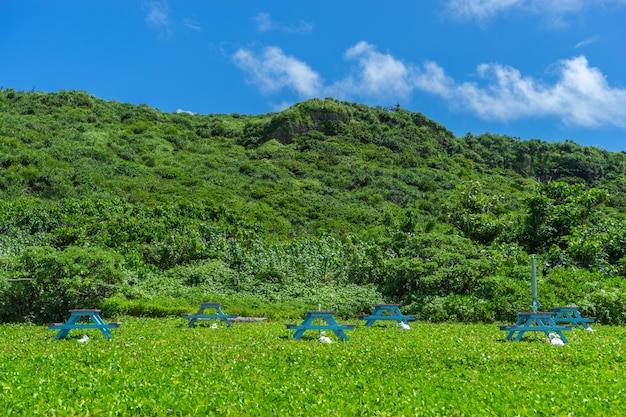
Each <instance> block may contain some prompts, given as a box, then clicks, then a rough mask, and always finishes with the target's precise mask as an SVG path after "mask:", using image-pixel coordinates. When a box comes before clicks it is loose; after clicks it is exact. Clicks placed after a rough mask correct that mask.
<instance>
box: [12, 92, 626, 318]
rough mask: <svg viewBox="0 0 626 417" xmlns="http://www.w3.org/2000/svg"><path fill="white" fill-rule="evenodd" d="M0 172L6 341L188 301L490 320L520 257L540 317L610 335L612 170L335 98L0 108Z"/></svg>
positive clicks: (592, 152)
mask: <svg viewBox="0 0 626 417" xmlns="http://www.w3.org/2000/svg"><path fill="white" fill-rule="evenodd" d="M0 166H1V169H0V232H1V234H0V265H1V266H2V269H1V272H0V299H1V301H2V307H1V308H0V318H1V319H2V320H4V321H13V320H20V321H21V320H34V321H43V320H58V319H61V318H63V317H65V316H66V314H67V313H66V312H67V309H68V308H72V307H82V308H87V307H89V308H95V307H100V308H103V309H105V312H106V313H108V314H136V315H155V316H158V315H168V314H177V313H179V312H181V311H187V310H188V308H189V306H191V305H194V306H195V305H197V304H198V303H199V302H200V301H206V300H216V301H221V302H223V303H224V304H225V305H227V306H228V307H229V309H230V310H231V311H229V312H235V313H239V314H263V315H266V316H270V317H282V316H299V315H300V314H301V313H302V312H303V310H304V309H309V308H317V306H318V304H321V305H322V306H323V307H324V308H325V309H334V310H336V311H337V312H338V313H339V314H341V315H343V316H346V317H348V316H353V315H355V314H358V313H361V312H364V311H369V310H370V306H371V304H373V303H377V302H382V301H385V302H394V303H401V304H402V305H403V312H405V313H413V314H416V315H417V316H418V318H419V319H423V320H431V321H468V322H478V321H482V322H493V321H508V320H511V319H512V318H513V316H514V315H515V313H516V312H518V311H524V310H528V309H529V306H530V301H531V300H530V283H529V280H530V256H529V255H530V254H537V262H538V265H539V271H538V273H539V299H540V301H541V303H542V304H543V306H544V307H546V308H549V307H552V306H556V305H563V304H577V305H579V306H580V307H581V310H582V312H583V314H586V315H591V316H595V317H597V318H598V320H599V321H601V322H603V323H609V324H617V323H620V324H621V323H625V322H626V315H625V314H626V284H625V277H626V244H625V242H626V222H625V218H624V215H625V214H626V198H625V197H624V195H623V193H621V191H622V190H623V189H624V187H625V186H626V154H625V153H614V152H608V151H605V150H602V149H599V148H596V147H582V146H580V145H578V144H576V143H574V142H569V141H568V142H565V143H548V142H545V141H542V140H525V141H522V140H519V139H518V138H512V137H507V136H499V135H493V134H489V133H486V134H482V135H472V134H469V133H468V134H467V135H466V136H465V137H455V136H454V135H453V134H452V133H451V132H450V131H449V130H447V129H446V128H445V127H444V126H442V125H440V124H438V123H436V122H435V121H432V120H430V119H428V118H427V117H425V116H424V115H423V114H421V113H413V112H409V111H406V110H404V109H402V108H400V107H395V108H372V107H367V106H364V105H360V104H354V103H346V102H340V101H337V100H333V99H325V100H317V99H315V100H308V101H305V102H302V103H298V104H296V105H294V106H293V107H291V108H289V109H286V110H284V111H282V112H278V113H270V114H266V115H239V114H229V115H226V114H221V115H192V114H186V113H172V114H168V113H164V112H161V111H159V110H156V109H153V108H150V107H148V106H146V105H139V106H135V105H130V104H123V103H117V102H106V101H103V100H100V99H97V98H95V97H93V96H91V95H89V94H87V93H85V92H77V91H61V92H59V93H41V92H18V91H14V90H12V89H1V90H0ZM270 306H271V308H270Z"/></svg>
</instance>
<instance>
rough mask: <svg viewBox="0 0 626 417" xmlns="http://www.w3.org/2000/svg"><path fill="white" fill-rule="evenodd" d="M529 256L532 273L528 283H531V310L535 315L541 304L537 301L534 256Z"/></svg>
mask: <svg viewBox="0 0 626 417" xmlns="http://www.w3.org/2000/svg"><path fill="white" fill-rule="evenodd" d="M530 256H531V259H532V272H531V275H530V282H531V290H532V298H533V301H532V304H531V308H532V310H533V312H534V313H536V312H537V311H538V310H539V307H540V306H541V303H540V302H539V300H538V299H537V269H536V267H535V255H530Z"/></svg>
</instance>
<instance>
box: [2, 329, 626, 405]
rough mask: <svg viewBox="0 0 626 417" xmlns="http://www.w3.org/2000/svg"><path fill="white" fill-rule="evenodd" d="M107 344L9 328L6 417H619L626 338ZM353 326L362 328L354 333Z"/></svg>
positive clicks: (391, 333)
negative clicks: (560, 341) (553, 343)
mask: <svg viewBox="0 0 626 417" xmlns="http://www.w3.org/2000/svg"><path fill="white" fill-rule="evenodd" d="M122 321H123V324H122V327H121V328H120V329H116V330H113V340H111V341H107V340H106V339H105V338H104V337H103V336H102V335H101V334H100V332H99V331H97V330H95V331H94V330H90V331H88V333H87V334H88V335H89V336H90V341H89V342H87V343H78V341H77V340H78V338H79V337H80V336H82V334H78V333H75V332H70V337H69V338H68V339H66V340H61V341H54V340H53V337H54V335H55V331H52V330H48V329H47V328H46V327H43V326H33V325H10V324H7V325H1V326H0V336H1V341H0V409H1V410H3V415H5V416H35V415H44V416H53V415H54V416H74V415H80V416H95V415H102V416H212V415H220V416H221V415H233V416H237V415H241V416H272V415H277V416H327V415H336V416H383V415H384V416H616V415H622V413H623V410H624V409H626V379H625V378H624V374H625V371H626V364H625V363H624V343H625V342H624V338H625V336H626V328H624V327H608V326H595V327H594V328H595V329H596V332H594V333H590V332H584V331H581V330H573V331H571V332H568V333H567V336H568V338H569V339H570V343H569V344H567V345H566V346H563V347H558V346H551V345H550V344H549V343H547V342H546V340H547V338H545V337H542V336H538V337H537V338H535V337H533V336H532V335H531V336H526V337H525V338H524V340H522V341H521V342H515V343H512V342H505V341H504V336H505V332H503V331H500V330H498V327H497V326H495V325H461V324H426V323H413V325H412V329H411V330H410V331H401V330H399V329H397V328H396V327H395V326H392V325H391V324H377V325H375V326H374V327H372V328H367V327H364V325H363V323H362V322H361V323H359V324H358V326H357V327H356V328H355V330H354V331H351V332H347V334H348V336H349V337H350V341H349V342H340V341H339V340H337V338H336V337H335V336H334V334H331V335H330V336H331V338H333V341H334V343H332V344H330V345H325V344H321V343H319V342H317V340H316V339H315V338H316V337H317V332H307V333H306V334H305V336H304V338H303V339H302V340H299V341H296V340H293V332H292V331H289V330H287V329H286V328H285V325H284V323H282V322H258V323H235V324H234V325H233V326H232V327H230V328H228V327H225V326H224V325H223V324H221V323H220V324H219V327H218V328H217V329H212V328H210V327H209V323H202V324H201V325H199V326H197V327H196V328H191V329H190V328H187V327H186V323H187V321H186V320H184V319H177V318H170V319H136V318H122ZM356 322H357V321H353V323H356Z"/></svg>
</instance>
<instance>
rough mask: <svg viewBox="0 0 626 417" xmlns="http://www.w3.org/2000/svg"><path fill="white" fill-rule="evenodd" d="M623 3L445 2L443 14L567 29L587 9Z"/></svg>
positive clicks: (590, 0)
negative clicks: (526, 20) (530, 19)
mask: <svg viewBox="0 0 626 417" xmlns="http://www.w3.org/2000/svg"><path fill="white" fill-rule="evenodd" d="M623 5H626V0H447V1H446V4H445V6H444V13H445V14H446V15H448V16H451V17H453V18H456V19H461V20H474V21H479V22H483V21H486V20H489V19H492V18H495V17H496V16H497V15H501V14H504V13H511V12H516V13H524V14H531V15H536V16H540V17H541V19H542V20H544V21H545V22H546V23H547V24H548V25H550V26H551V27H555V28H558V27H563V26H568V23H567V18H568V17H570V16H571V15H574V14H579V13H581V12H582V11H584V10H585V9H586V8H591V7H601V6H623Z"/></svg>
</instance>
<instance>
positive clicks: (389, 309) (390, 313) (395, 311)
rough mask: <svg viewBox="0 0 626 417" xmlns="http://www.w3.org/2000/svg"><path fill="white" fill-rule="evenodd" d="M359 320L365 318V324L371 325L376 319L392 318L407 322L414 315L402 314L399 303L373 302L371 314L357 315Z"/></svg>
mask: <svg viewBox="0 0 626 417" xmlns="http://www.w3.org/2000/svg"><path fill="white" fill-rule="evenodd" d="M359 320H366V322H365V325H366V326H371V325H373V324H374V323H375V322H376V320H393V321H397V322H398V323H400V322H404V323H406V324H408V323H407V321H409V320H415V316H414V315H405V314H402V312H401V311H400V304H374V311H373V312H372V314H366V315H362V316H359Z"/></svg>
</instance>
